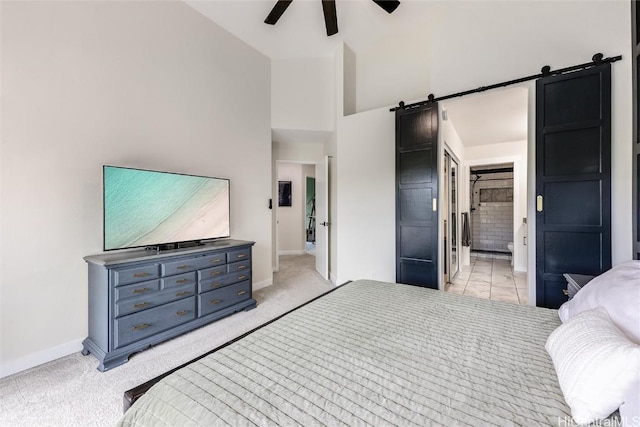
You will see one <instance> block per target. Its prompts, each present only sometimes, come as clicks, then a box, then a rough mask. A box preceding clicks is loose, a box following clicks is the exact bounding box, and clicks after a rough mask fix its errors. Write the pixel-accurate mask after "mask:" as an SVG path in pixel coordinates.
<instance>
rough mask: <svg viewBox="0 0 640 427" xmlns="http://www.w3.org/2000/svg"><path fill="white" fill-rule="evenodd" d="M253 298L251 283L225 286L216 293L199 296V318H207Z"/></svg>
mask: <svg viewBox="0 0 640 427" xmlns="http://www.w3.org/2000/svg"><path fill="white" fill-rule="evenodd" d="M248 298H251V281H249V280H247V281H245V282H240V283H236V284H234V285H231V286H225V287H223V288H220V289H217V290H215V291H211V292H206V293H203V294H200V295H198V316H200V317H201V316H206V315H207V314H211V313H213V312H215V311H218V310H221V309H223V308H225V307H229V306H231V305H233V304H236V303H238V302H240V301H243V300H245V299H248Z"/></svg>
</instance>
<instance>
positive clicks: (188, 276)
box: [160, 271, 196, 289]
mask: <svg viewBox="0 0 640 427" xmlns="http://www.w3.org/2000/svg"><path fill="white" fill-rule="evenodd" d="M160 281H161V282H162V289H167V288H172V287H174V286H182V285H186V284H191V285H194V284H195V283H196V272H195V271H192V272H191V273H184V274H178V275H175V276H169V277H163V278H162V279H160Z"/></svg>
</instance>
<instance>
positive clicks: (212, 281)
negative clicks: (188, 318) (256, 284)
mask: <svg viewBox="0 0 640 427" xmlns="http://www.w3.org/2000/svg"><path fill="white" fill-rule="evenodd" d="M250 278H251V271H244V272H242V273H231V274H227V275H225V276H221V277H211V278H205V279H202V280H199V281H198V293H200V294H201V293H204V292H209V291H212V290H214V289H218V288H221V287H223V286H227V285H231V284H233V283H237V282H242V281H243V280H249V279H250Z"/></svg>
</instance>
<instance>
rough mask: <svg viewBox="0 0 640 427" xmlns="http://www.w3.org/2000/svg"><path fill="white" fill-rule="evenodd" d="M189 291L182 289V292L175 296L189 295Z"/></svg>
mask: <svg viewBox="0 0 640 427" xmlns="http://www.w3.org/2000/svg"><path fill="white" fill-rule="evenodd" d="M190 293H191V292H189V291H182V292H178V293H177V294H176V296H177V297H183V296H185V295H189V294H190Z"/></svg>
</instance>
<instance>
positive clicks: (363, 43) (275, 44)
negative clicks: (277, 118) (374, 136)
mask: <svg viewBox="0 0 640 427" xmlns="http://www.w3.org/2000/svg"><path fill="white" fill-rule="evenodd" d="M184 1H185V2H186V3H187V4H188V5H189V6H191V7H193V8H194V9H196V10H197V11H199V12H200V13H202V14H203V15H204V16H206V17H207V18H209V19H211V20H212V21H213V22H215V23H216V24H218V25H220V26H221V27H223V28H224V29H226V30H227V31H229V32H230V33H232V34H233V35H235V36H236V37H238V38H239V39H241V40H243V41H244V42H245V43H247V44H249V45H250V46H252V47H254V48H255V49H256V50H258V51H259V52H261V53H263V54H264V55H266V56H268V57H269V58H271V59H274V60H278V59H291V58H318V57H326V58H330V57H333V54H334V52H335V49H336V47H337V46H338V44H339V43H342V42H345V43H346V44H347V45H349V47H350V48H351V49H352V50H354V51H355V52H356V54H357V53H358V52H359V51H361V50H364V49H366V48H368V47H369V46H371V45H374V44H375V43H378V42H380V41H381V40H383V39H388V40H393V37H394V36H397V35H402V34H408V33H413V32H415V31H416V29H418V28H420V27H421V26H424V25H428V20H429V17H430V12H431V11H432V10H433V6H434V4H436V3H438V2H437V1H436V0H401V4H400V6H399V7H398V8H397V9H396V10H395V11H394V12H393V13H392V14H388V13H386V12H385V11H384V10H382V9H381V8H380V7H378V6H377V5H376V4H375V3H373V2H372V1H371V0H337V1H336V11H337V16H338V27H339V32H338V34H335V35H333V36H331V37H327V35H326V30H325V24H324V16H323V13H322V3H321V0H293V2H292V3H291V5H290V6H289V8H288V9H287V10H286V11H285V12H284V14H283V15H282V17H281V18H280V20H279V21H278V23H277V24H276V25H268V24H265V23H264V20H265V18H266V17H267V15H268V14H269V12H270V11H271V9H272V8H273V6H274V5H275V3H276V0H184ZM398 39H399V40H402V38H401V37H400V38H398ZM492 83H497V82H486V84H492ZM388 84H393V82H389V83H388ZM459 89H460V90H461V91H462V90H467V89H472V88H467V87H460V88H459ZM425 95H426V94H425ZM439 95H445V94H439ZM443 106H444V107H445V109H446V110H447V111H448V114H449V118H450V119H451V120H452V121H453V123H454V126H455V127H456V130H457V132H458V135H459V136H460V139H461V140H462V142H463V144H464V145H466V146H474V145H481V144H493V143H499V142H511V141H520V140H524V139H526V138H527V91H526V90H525V89H523V88H515V89H513V88H512V89H502V90H494V91H489V92H485V93H482V94H477V95H473V96H466V97H464V98H456V99H452V100H448V101H445V102H444V103H443ZM296 132H298V133H299V132H300V131H292V130H284V129H274V132H273V133H274V135H273V137H274V140H282V141H288V140H294V139H299V138H300V135H299V134H298V133H296ZM305 135H306V134H305ZM312 136H313V138H312V139H313V140H314V141H315V140H316V139H318V140H325V139H326V138H327V136H326V135H325V134H323V133H321V134H317V135H315V134H314V135H312ZM307 139H308V138H307Z"/></svg>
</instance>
